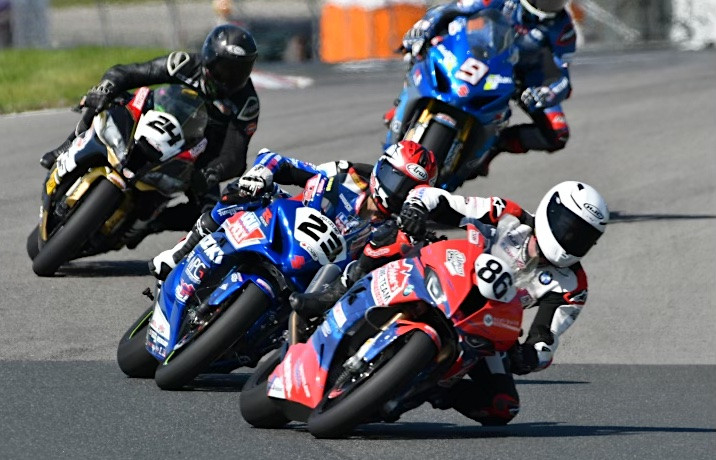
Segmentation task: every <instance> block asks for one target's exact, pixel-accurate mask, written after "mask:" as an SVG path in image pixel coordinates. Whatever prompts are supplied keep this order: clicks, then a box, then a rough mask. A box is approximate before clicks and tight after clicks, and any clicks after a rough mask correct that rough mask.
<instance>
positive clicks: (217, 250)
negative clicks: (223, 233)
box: [199, 235, 224, 264]
mask: <svg viewBox="0 0 716 460" xmlns="http://www.w3.org/2000/svg"><path fill="white" fill-rule="evenodd" d="M199 247H200V248H201V249H202V250H203V251H204V254H205V255H206V257H208V258H209V260H211V261H212V262H213V263H215V264H220V263H221V261H222V260H223V259H224V251H222V250H221V247H219V243H217V242H216V240H215V239H214V237H213V236H211V235H207V236H205V237H204V238H202V239H201V241H199Z"/></svg>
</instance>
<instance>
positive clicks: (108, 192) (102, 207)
mask: <svg viewBox="0 0 716 460" xmlns="http://www.w3.org/2000/svg"><path fill="white" fill-rule="evenodd" d="M98 182H99V183H98V184H97V185H96V186H95V187H94V188H93V189H92V190H90V191H89V192H87V194H85V196H84V197H83V198H82V200H81V201H80V202H79V203H78V204H77V206H79V208H78V209H77V210H76V211H75V212H74V213H73V214H72V215H71V216H70V217H69V219H68V220H67V222H65V224H64V225H63V226H62V228H60V229H59V230H58V231H57V232H56V233H55V234H54V235H52V237H51V238H50V239H49V240H48V241H47V242H46V243H45V245H44V246H43V247H42V248H41V249H40V251H39V252H38V254H37V255H36V256H35V258H34V259H33V260H32V271H34V272H35V273H36V274H37V275H38V276H52V275H54V274H55V272H56V271H57V269H58V268H60V266H61V265H62V264H64V263H66V262H68V261H69V260H71V259H72V258H73V257H74V256H75V255H76V254H77V252H78V251H79V250H80V249H81V248H82V245H83V244H85V242H86V241H87V240H88V239H89V238H90V237H91V236H92V235H94V234H95V233H96V232H97V231H98V230H99V229H100V228H102V225H103V224H104V222H105V221H106V220H107V219H108V218H109V217H110V216H111V215H112V213H114V211H115V210H116V209H117V206H119V203H120V202H121V200H122V198H123V197H124V193H123V192H122V191H121V190H120V189H118V188H117V186H116V185H114V184H112V183H111V182H109V181H108V180H105V179H100V180H99V181H98Z"/></svg>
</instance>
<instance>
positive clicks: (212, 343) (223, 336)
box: [154, 283, 269, 390]
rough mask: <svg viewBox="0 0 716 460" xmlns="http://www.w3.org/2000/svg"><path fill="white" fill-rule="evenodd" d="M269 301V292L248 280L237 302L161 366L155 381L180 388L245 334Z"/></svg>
mask: <svg viewBox="0 0 716 460" xmlns="http://www.w3.org/2000/svg"><path fill="white" fill-rule="evenodd" d="M268 304H269V299H268V297H267V296H266V294H264V292H263V291H262V290H261V289H260V288H259V287H258V286H256V285H255V284H252V283H249V284H248V285H247V286H246V289H244V291H243V292H242V293H241V294H239V297H238V298H237V299H236V301H234V303H233V304H231V305H230V306H229V307H227V308H226V310H225V311H223V312H222V313H221V314H220V315H219V317H218V318H217V319H216V320H215V321H214V322H213V323H211V324H209V325H208V326H207V328H206V329H205V330H204V331H203V332H202V333H201V334H199V335H198V336H197V337H196V338H195V339H194V340H192V341H191V342H189V343H187V344H185V345H184V346H183V347H182V348H181V349H180V350H179V352H176V353H172V354H170V355H169V356H168V357H167V358H166V359H165V360H164V362H163V363H161V364H160V365H159V367H158V368H157V372H156V374H155V375H154V381H155V382H156V384H157V385H158V386H159V388H161V389H163V390H179V389H180V388H181V387H183V386H184V385H186V384H188V383H190V382H191V381H192V380H194V377H196V376H197V375H199V374H200V373H201V372H202V371H203V370H205V369H206V368H208V367H209V365H210V364H211V363H212V362H213V361H214V360H216V359H217V358H219V357H220V356H221V355H222V354H223V353H224V352H225V351H226V350H228V349H229V348H231V346H232V345H233V344H234V342H236V341H237V340H239V339H240V338H241V337H242V336H243V335H244V334H246V332H247V331H248V330H249V328H250V327H251V326H252V325H253V324H254V323H255V322H256V321H257V320H258V319H259V317H260V316H261V314H262V313H263V312H264V311H266V308H267V307H268Z"/></svg>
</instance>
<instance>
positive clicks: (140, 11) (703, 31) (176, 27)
mask: <svg viewBox="0 0 716 460" xmlns="http://www.w3.org/2000/svg"><path fill="white" fill-rule="evenodd" d="M406 1H408V2H410V3H412V4H416V3H418V4H420V5H421V6H423V7H425V8H427V7H430V6H434V5H437V4H441V3H444V2H443V1H437V0H424V1H421V0H383V1H379V0H362V2H363V3H364V4H372V5H375V4H381V5H386V8H387V9H388V10H391V9H392V8H396V5H398V4H400V3H405V2H406ZM64 3H71V2H70V1H69V0H64ZM77 3H81V5H78V6H69V7H68V6H65V7H63V8H58V7H53V5H52V1H51V0H0V47H1V46H8V45H10V44H12V45H13V46H19V47H26V46H33V47H56V48H58V47H59V48H64V47H71V46H78V45H105V46H109V45H112V46H161V47H166V48H172V49H176V48H183V49H197V48H198V47H199V46H200V45H201V42H202V41H203V39H204V37H205V36H206V33H207V32H208V31H209V30H210V29H211V28H212V27H213V26H214V25H216V24H218V23H223V22H227V21H229V22H235V23H238V24H240V25H242V26H244V27H246V28H248V29H249V30H251V32H252V33H253V34H254V36H255V37H256V40H257V43H258V45H259V51H260V56H261V59H263V60H287V61H303V60H310V59H315V58H317V57H318V56H319V50H320V43H319V41H320V37H321V34H320V27H321V15H322V13H323V12H324V11H326V10H325V7H326V4H327V3H329V1H328V0H146V1H142V0H134V1H132V2H125V1H110V0H84V1H79V0H77ZM330 3H339V4H343V5H348V4H350V3H351V2H349V1H347V0H331V1H330ZM353 3H356V2H353ZM570 8H571V11H572V13H573V16H574V18H575V22H576V24H577V27H578V36H579V37H580V38H579V40H580V43H579V45H580V47H581V48H582V49H588V48H607V49H615V48H621V47H627V46H634V45H643V44H645V43H654V42H665V41H668V40H671V41H677V42H679V43H692V44H693V43H696V42H698V46H707V45H711V46H713V42H714V41H716V37H714V35H715V34H716V0H698V1H697V0H572V2H571V5H570ZM339 21H345V24H339V25H338V27H339V28H340V27H346V28H348V27H351V26H352V27H355V24H351V21H354V19H351V18H350V17H349V16H348V15H346V16H345V18H342V19H339ZM709 31H711V33H709ZM376 32H379V31H373V32H371V31H370V30H365V34H367V35H371V34H373V35H376V36H377V34H376ZM402 32H403V31H402V30H401V31H399V33H398V32H396V33H393V34H391V38H392V39H394V38H395V37H399V36H400V34H402ZM349 45H350V44H349ZM392 45H393V44H391V46H392Z"/></svg>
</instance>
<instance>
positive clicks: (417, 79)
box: [413, 69, 423, 86]
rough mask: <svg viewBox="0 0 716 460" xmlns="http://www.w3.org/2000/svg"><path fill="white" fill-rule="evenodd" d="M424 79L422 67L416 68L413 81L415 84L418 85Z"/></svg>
mask: <svg viewBox="0 0 716 460" xmlns="http://www.w3.org/2000/svg"><path fill="white" fill-rule="evenodd" d="M422 81H423V74H421V73H420V69H415V72H413V83H415V86H418V85H420V82H422Z"/></svg>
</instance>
